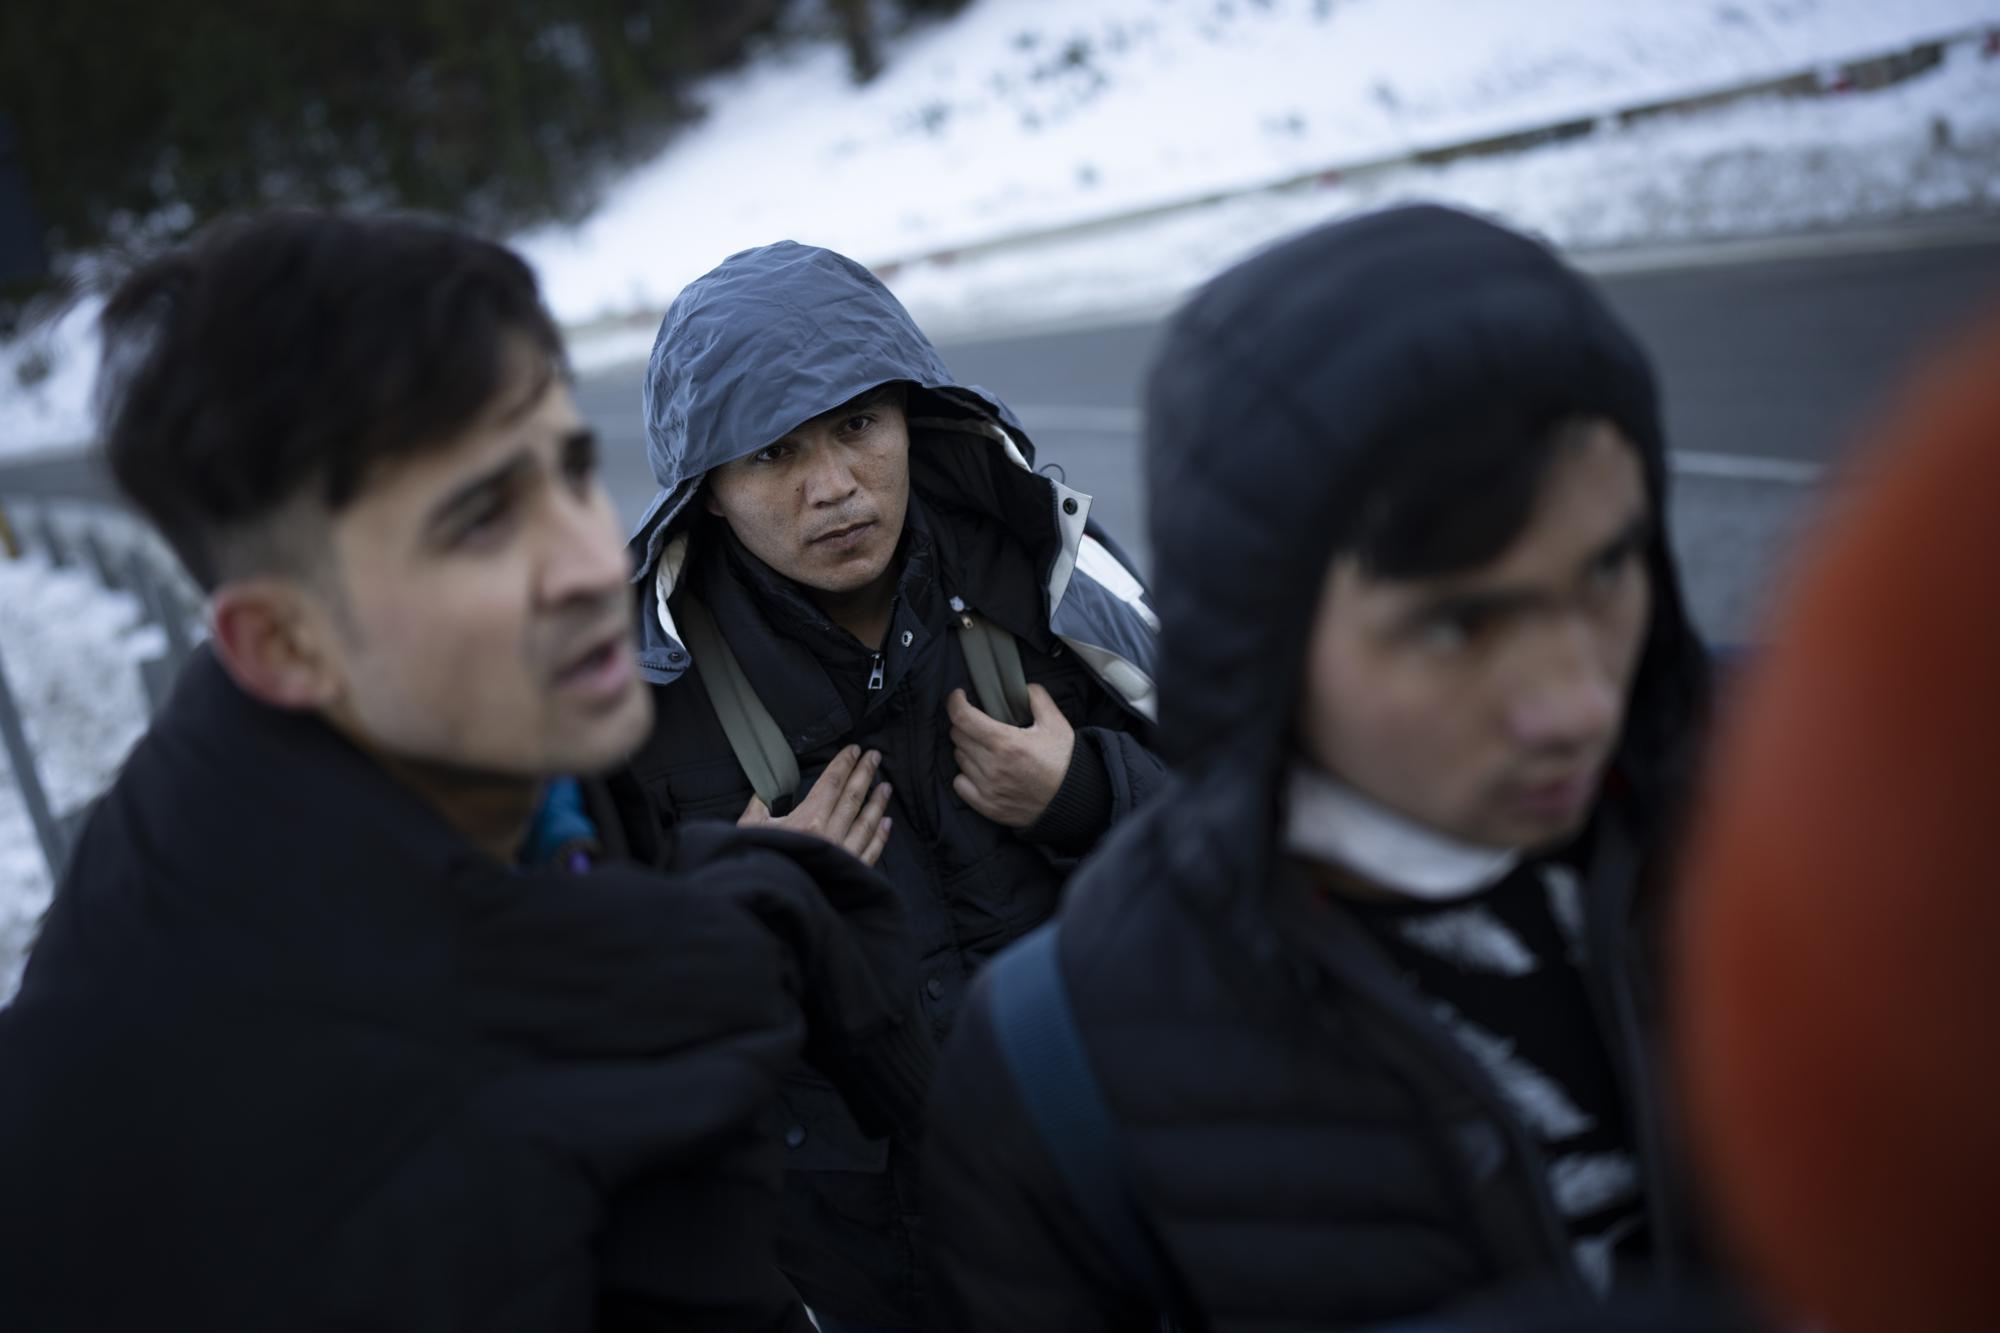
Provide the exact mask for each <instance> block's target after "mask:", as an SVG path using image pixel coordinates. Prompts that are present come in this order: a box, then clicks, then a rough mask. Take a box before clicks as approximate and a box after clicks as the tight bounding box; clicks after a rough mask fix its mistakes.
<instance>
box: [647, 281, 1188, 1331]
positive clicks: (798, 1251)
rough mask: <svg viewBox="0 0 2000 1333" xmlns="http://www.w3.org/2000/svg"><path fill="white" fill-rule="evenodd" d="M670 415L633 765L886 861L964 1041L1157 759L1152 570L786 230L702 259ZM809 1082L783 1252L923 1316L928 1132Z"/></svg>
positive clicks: (667, 801) (651, 529) (813, 1279)
mask: <svg viewBox="0 0 2000 1333" xmlns="http://www.w3.org/2000/svg"><path fill="white" fill-rule="evenodd" d="M645 411H646V428H647V439H648V447H649V452H650V455H651V460H652V465H653V473H654V475H655V477H656V478H657V479H658V480H659V483H660V487H661V489H660V494H659V496H658V498H657V499H656V500H655V501H654V503H653V505H652V507H651V509H650V511H649V512H648V513H647V515H646V517H645V518H644V519H642V520H641V521H640V525H639V528H638V530H637V532H636V533H635V535H634V537H633V543H632V544H633V549H634V555H635V571H636V572H635V575H634V578H635V585H634V586H635V591H636V594H637V599H638V604H639V611H640V622H641V651H640V662H641V665H642V670H643V671H644V673H645V675H646V677H647V679H648V680H649V681H650V682H651V683H652V685H653V687H654V688H653V694H654V702H655V704H656V712H657V716H658V723H657V725H656V727H655V729H654V731H653V734H652V736H651V738H650V739H649V740H648V742H647V743H646V745H645V746H644V747H643V748H642V749H641V751H640V752H639V753H638V754H637V755H636V756H635V758H634V761H633V769H634V771H635V773H636V775H637V777H638V778H639V780H640V782H641V783H642V784H643V785H644V787H645V789H646V791H647V793H648V794H649V796H650V798H651V800H652V801H653V803H654V805H655V807H656V809H657V810H658V812H659V814H660V817H661V819H662V821H663V822H664V823H666V824H668V825H670V826H671V825H674V824H678V823H680V822H681V821H685V820H690V819H728V820H736V821H738V822H742V823H747V824H767V823H768V824H776V825H779V826H781V827H786V828H792V829H797V830H800V831H804V832H808V833H814V834H817V835H819V836H821V837H824V838H827V839H829V840H831V841H834V842H837V843H840V844H841V845H843V846H846V847H847V848H848V850H850V851H852V852H853V853H854V854H855V855H857V856H859V857H861V858H862V859H863V860H865V861H868V862H870V863H872V864H876V865H877V866H878V868H879V869H880V870H881V872H882V873H883V874H884V875H885V876H886V877H887V878H888V879H889V881H890V882H891V883H892V884H893V885H894V886H895V888H896V889H897V891H898V895H899V897H900V898H901V900H902V902H903V905H904V908H905V911H906V912H907V914H908V916H909V919H910V925H911V930H912V934H913V937H914V938H915V941H916V947H917V952H918V955H919V958H918V963H919V966H918V974H917V975H918V990H917V994H916V995H914V996H912V997H911V1001H912V1003H913V1004H916V1005H918V1006H920V1007H921V1008H922V1009H923V1011H924V1012H925V1013H926V1015H927V1017H928V1019H929V1021H930V1023H931V1025H932V1029H933V1031H934V1032H935V1033H936V1034H937V1035H938V1036H940V1037H942V1035H943V1033H944V1032H945V1030H946V1027H947V1026H948V1024H949V1023H950V1021H951V1018H952V1016H953V1014H955V1013H956V1011H957V1009H958V1006H959V1004H960V1002H961V1000H962V999H963V997H964V995H965V993H966V989H967V986H968V983H969V981H970V979H971V977H972V975H973V973H974V972H975V971H976V970H977V968H978V967H979V965H980V964H981V963H982V962H983V961H984V960H985V959H986V958H988V957H989V956H991V955H992V954H993V953H995V952H997V951H998V950H999V949H1000V948H1002V947H1003V946H1005V945H1006V944H1008V943H1009V942H1011V941H1012V940H1014V939H1016V938H1017V937H1019V936H1020V935H1022V934H1024V933H1026V932H1027V931H1028V930H1030V929H1032V928H1033V927H1034V926H1036V925H1038V924H1039V923H1040V922H1042V921H1043V920H1045V919H1046V918H1047V917H1048V916H1049V915H1050V913H1051V912H1052V911H1053V910H1054V909H1055V905H1056V901H1057V897H1058V895H1059V893H1060V891H1061V888H1062V884H1063V881H1064V879H1065V878H1066V877H1067V875H1068V874H1069V872H1070V870H1071V869H1072V868H1073V866H1074V865H1075V864H1076V861H1077V859H1078V858H1079V857H1081V856H1082V855H1084V854H1085V853H1087V852H1088V851H1090V850H1091V849H1092V848H1093V847H1094V846H1095V845H1096V843H1097V841H1098V839H1099V838H1100V837H1101V836H1102V834H1103V833H1104V832H1105V830H1106V829H1107V828H1109V827H1110V826H1111V824H1113V823H1114V822H1116V821H1117V820H1118V819H1120V818H1122V817H1123V816H1125V815H1126V814H1127V813H1129V812H1130V811H1132V810H1133V809H1134V808H1135V807H1136V806H1137V805H1138V804H1139V803H1140V802H1141V801H1142V800H1143V799H1144V798H1145V797H1146V795H1147V794H1148V792H1149V790H1150V789H1151V788H1152V787H1153V786H1154V785H1155V784H1156V782H1157V781H1158V779H1159V776H1160V773H1161V765H1160V762H1159V761H1158V760H1157V759H1156V758H1154V756H1153V754H1152V753H1151V749H1150V740H1149V737H1150V733H1151V720H1152V716H1153V675H1154V651H1155V646H1154V645H1155V634H1156V630H1157V625H1158V622H1157V620H1156V619H1155V617H1154V614H1153V610H1152V607H1151V605H1150V603H1149V601H1148V598H1147V596H1146V593H1145V590H1144V588H1143V586H1142V585H1141V583H1140V581H1139V579H1138V578H1137V577H1136V576H1135V574H1134V573H1133V572H1132V570H1131V568H1130V565H1129V563H1128V562H1127V561H1126V560H1125V559H1124V558H1123V557H1122V555H1121V554H1120V553H1119V552H1118V551H1117V548H1116V547H1115V545H1114V544H1113V543H1112V542H1111V541H1110V540H1109V539H1108V538H1107V537H1106V536H1105V535H1104V534H1102V533H1101V532H1100V531H1099V530H1098V529H1097V528H1096V526H1095V525H1094V524H1092V523H1091V522H1090V521H1089V510H1090V497H1088V496H1086V495H1083V494H1080V493H1078V492H1076V491H1074V490H1072V489H1070V488H1069V487H1067V486H1064V485H1062V484H1060V483H1059V482H1057V481H1054V480H1052V479H1051V478H1049V477H1046V476H1043V475H1041V474H1039V473H1037V472H1035V471H1034V470H1033V468H1032V464H1033V459H1034V446H1033V444H1032V442H1031V441H1030V440H1029V439H1028V437H1027V434H1026V432H1025V431H1024V430H1023V429H1022V427H1021V424H1020V422H1019V421H1018V420H1017V419H1016V418H1015V417H1014V415H1013V413H1012V412H1010V411H1009V410H1008V409H1007V407H1006V406H1005V405H1004V404H1003V403H1001V402H1000V400H999V399H997V398H995V397H994V396H993V395H991V394H989V393H987V392H985V391H984V390H981V389H978V388H976V387H970V386H963V385H960V384H958V383H956V382H954V381H953V379H952V377H951V374H950V372H949V371H948V370H947V369H946V368H945V365H944V363H943V361H942V360H941V359H940V358H939V356H938V354H937V351H936V349H935V348H933V347H932V346H931V344H930V342H929V341H928V340H927V339H926V338H925V337H924V336H923V334H922V333H921V332H920V331H919V330H918V329H917V327H916V325H915V323H914V322H913V321H912V320H911V319H910V316H909V314H908V312H906V311H905V310H904V309H903V307H902V306H901V305H900V304H899V303H898V302H897V301H896V299H895V298H894V297H893V296H892V295H890V293H889V292H888V291H887V289H886V288H884V287H883V286H882V284H881V283H880V282H879V281H878V280H877V279H876V278H875V277H874V275H872V274H871V273H869V272H868V271H867V270H866V269H864V268H862V267H861V266H860V265H858V264H856V263H854V262H853V261H852V260H849V259H846V258H844V257H842V256H840V255H837V254H834V253H832V252H831V251H827V250H822V249H817V248H814V247H810V246H803V245H798V244H795V243H792V242H781V243H779V244H775V245H769V246H764V247H761V248H759V249H755V250H748V251H745V252H743V253H741V254H737V255H734V256H732V257H730V258H729V259H728V260H726V261H724V262H723V263H722V264H721V265H720V266H718V267H717V268H716V269H715V270H714V271H712V272H710V273H709V274H707V275H705V276H704V277H702V278H700V279H698V280H696V281H695V282H694V283H692V284H690V285H689V286H688V287H687V289H686V290H685V291H683V292H682V293H681V294H680V296H679V297H678V298H677V299H676V300H675V301H674V304H673V306H672V308H671V309H670V310H669V311H668V312H667V316H666V319H665V321H664V322H663V323H662V325H661V327H660V333H659V337H658V339H657V340H656V341H655V343H654V347H653V353H652V359H651V364H650V366H649V368H648V374H647V377H646V386H645ZM784 1100H785V1110H786V1114H787V1116H788V1117H789V1119H788V1123H787V1129H786V1141H787V1143H788V1144H789V1145H790V1150H791V1151H790V1167H791V1171H790V1176H789V1180H788V1185H787V1198H786V1208H787V1214H786V1219H785V1225H784V1230H783V1235H782V1238H781V1242H780V1261H781V1263H782V1265H783V1266H784V1267H785V1269H786V1271H787V1272H788V1273H789V1274H790V1276H791V1277H792V1279H793V1281H794V1282H795V1283H796V1284H797V1286H798V1288H799V1291H800V1293H801V1294H802V1295H803V1296H804V1297H805V1299H806V1301H807V1303H808V1304H809V1305H810V1306H812V1307H813V1309H814V1311H815V1313H816V1314H817V1315H818V1316H819V1317H820V1321H821V1324H822V1326H823V1327H827V1328H829V1329H838V1328H843V1327H871V1326H872V1327H891V1328H915V1327H920V1326H922V1325H923V1324H924V1323H925V1321H926V1316H925V1296H924V1293H923V1290H922V1281H921V1277H920V1274H921V1265H920V1263H919V1260H918V1254H919V1252H920V1245H921V1232H922V1228H921V1218H920V1212H921V1209H920V1205H919V1197H918V1188H917V1181H916V1172H915V1164H916V1163H915V1154H914V1152H913V1150H912V1147H911V1145H909V1144H905V1143H903V1142H900V1141H895V1140H887V1139H873V1138H869V1137H867V1136H866V1135H865V1134H864V1133H863V1132H862V1130H861V1129H860V1127H859V1126H858V1125H856V1123H855V1121H854V1119H853V1117H852V1116H851V1115H850V1114H849V1112H848V1109H847V1107H846V1106H845V1105H844V1104H843V1102H842V1101H841V1099H840V1097H839V1095H838V1094H837V1093H836V1092H835V1090H834V1089H833V1087H832V1086H831V1085H830V1084H828V1083H826V1082H824V1081H822V1080H819V1079H817V1078H815V1077H814V1076H812V1075H810V1074H808V1073H806V1072H804V1071H803V1070H801V1072H800V1073H799V1074H798V1075H797V1076H795V1077H794V1078H792V1079H790V1080H789V1081H788V1083H787V1085H786V1089H785V1098H784Z"/></svg>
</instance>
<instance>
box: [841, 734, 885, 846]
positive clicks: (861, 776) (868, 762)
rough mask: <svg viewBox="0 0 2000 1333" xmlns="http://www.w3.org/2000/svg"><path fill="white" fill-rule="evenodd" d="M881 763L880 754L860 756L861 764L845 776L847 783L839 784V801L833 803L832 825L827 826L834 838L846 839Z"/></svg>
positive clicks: (878, 752)
mask: <svg viewBox="0 0 2000 1333" xmlns="http://www.w3.org/2000/svg"><path fill="white" fill-rule="evenodd" d="M881 762H882V752H881V751H879V750H870V751H869V752H868V753H867V754H865V755H863V756H861V762H860V763H858V764H856V765H855V766H854V768H853V770H852V771H851V772H850V773H848V775H847V781H846V782H844V783H842V784H841V788H840V799H839V800H838V801H836V802H835V803H834V807H833V814H832V817H831V818H832V823H831V824H829V825H828V830H829V831H830V832H831V833H833V834H834V836H836V837H839V838H842V839H845V838H846V836H847V830H848V828H849V827H850V826H851V825H852V824H853V823H854V821H855V818H856V817H857V816H858V815H859V814H860V812H861V806H862V804H863V803H864V802H865V801H867V799H868V784H869V783H871V782H873V781H874V780H875V769H876V766H877V765H879V764H880V763H881Z"/></svg>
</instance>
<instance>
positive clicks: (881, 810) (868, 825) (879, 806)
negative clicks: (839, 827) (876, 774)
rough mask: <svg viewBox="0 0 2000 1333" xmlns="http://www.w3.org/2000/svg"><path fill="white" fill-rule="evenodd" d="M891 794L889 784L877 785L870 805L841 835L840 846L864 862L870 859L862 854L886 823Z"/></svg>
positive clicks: (865, 806)
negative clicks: (885, 816) (884, 818)
mask: <svg viewBox="0 0 2000 1333" xmlns="http://www.w3.org/2000/svg"><path fill="white" fill-rule="evenodd" d="M889 792H890V787H889V784H888V783H886V782H878V783H876V784H875V790H874V792H873V793H871V794H870V795H869V797H868V804H866V805H864V806H862V807H861V813H860V814H859V815H857V816H856V817H855V820H854V822H853V823H852V824H850V825H848V827H847V830H846V832H844V833H843V834H842V835H841V840H840V845H841V846H843V847H845V848H847V850H848V851H850V852H852V853H854V855H856V856H859V857H861V859H862V860H864V861H867V860H868V858H867V857H866V856H863V855H862V853H863V852H865V851H867V849H868V844H869V843H871V842H873V841H874V840H875V838H876V835H877V834H878V833H880V832H881V828H882V824H883V823H884V820H883V818H882V817H883V816H884V815H886V814H887V813H888V812H889ZM870 864H871V865H872V864H873V862H870Z"/></svg>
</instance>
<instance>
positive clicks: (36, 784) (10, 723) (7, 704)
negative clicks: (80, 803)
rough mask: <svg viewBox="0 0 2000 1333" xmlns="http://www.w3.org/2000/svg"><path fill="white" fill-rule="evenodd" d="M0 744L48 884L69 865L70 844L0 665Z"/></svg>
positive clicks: (3, 669) (4, 668) (58, 876)
mask: <svg viewBox="0 0 2000 1333" xmlns="http://www.w3.org/2000/svg"><path fill="white" fill-rule="evenodd" d="M0 742H4V743H5V745H6V747H7V762H8V764H9V765H10V766H12V768H13V770H14V785H15V786H16V787H17V788H19V789H20V792H21V803H22V804H23V805H25V806H26V807H27V808H28V823H29V824H31V825H32V826H33V827H34V830H35V839H36V841H38V842H40V843H41V845H42V859H43V860H44V861H46V862H48V866H49V878H50V880H51V881H54V880H59V879H61V878H62V872H63V867H64V866H65V865H66V864H68V861H69V841H68V839H67V838H66V837H65V836H64V832H63V826H62V825H61V824H60V823H59V822H58V821H57V819H56V817H55V814H54V812H53V811H51V810H50V809H49V800H48V793H47V792H46V791H45V790H43V788H42V777H41V774H40V773H38V772H36V770H35V754H34V751H33V750H31V749H29V748H28V733H27V730H26V728H25V727H23V725H22V723H21V710H20V708H19V707H18V706H16V704H15V702H14V691H13V689H12V688H11V687H10V686H9V685H8V684H7V670H6V664H5V663H0Z"/></svg>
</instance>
